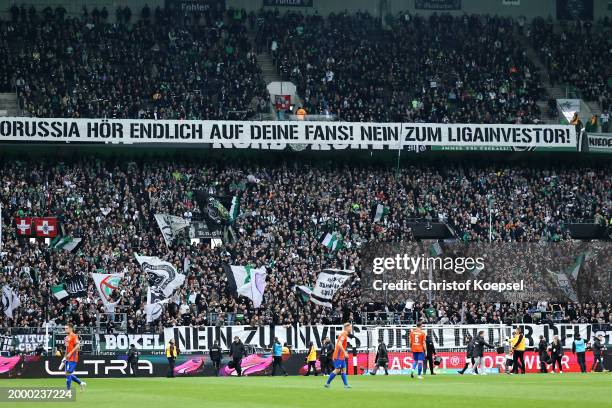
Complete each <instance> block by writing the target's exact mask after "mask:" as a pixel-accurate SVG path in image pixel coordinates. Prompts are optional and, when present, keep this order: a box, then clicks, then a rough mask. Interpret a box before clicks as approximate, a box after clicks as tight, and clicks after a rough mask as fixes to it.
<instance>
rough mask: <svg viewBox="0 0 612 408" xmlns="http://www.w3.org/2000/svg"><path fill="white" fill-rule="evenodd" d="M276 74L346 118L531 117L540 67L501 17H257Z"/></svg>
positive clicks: (318, 106)
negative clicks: (384, 21)
mask: <svg viewBox="0 0 612 408" xmlns="http://www.w3.org/2000/svg"><path fill="white" fill-rule="evenodd" d="M259 21H260V28H259V33H258V37H257V40H258V41H259V42H260V43H261V42H264V43H266V44H271V46H270V47H271V52H272V53H273V56H274V57H275V59H276V60H277V64H278V65H279V67H280V71H281V72H282V74H283V76H284V77H285V78H286V79H288V80H291V81H292V82H294V83H295V84H296V85H297V87H298V93H299V94H300V96H302V98H303V99H304V106H305V107H306V110H307V111H308V112H312V113H321V114H323V113H325V114H328V113H329V114H334V115H337V116H339V117H340V118H342V119H343V120H347V121H378V122H389V121H395V122H402V121H403V122H410V121H415V122H450V123H476V122H477V123H534V122H537V121H538V118H539V115H540V109H539V108H538V106H537V104H536V102H537V100H538V99H541V98H543V96H544V89H543V86H542V82H541V78H540V73H539V72H538V70H537V69H536V67H535V66H534V64H533V63H532V62H531V61H530V59H529V58H528V57H527V54H526V52H525V50H524V47H522V46H521V43H520V41H519V40H518V38H517V36H516V35H515V32H516V30H517V22H516V21H513V20H511V19H507V18H501V17H484V16H476V15H470V16H468V15H464V16H461V17H452V16H450V15H436V14H434V15H432V16H430V17H428V18H425V17H422V16H412V15H409V14H406V15H401V16H400V17H399V18H396V19H389V21H387V25H388V26H389V29H385V28H384V27H381V24H380V20H379V19H376V18H375V17H373V16H371V15H369V14H355V15H349V14H337V15H334V14H332V15H330V16H328V17H326V18H324V17H322V16H319V15H313V16H304V15H302V14H297V13H287V14H283V15H281V14H280V13H279V12H278V11H275V12H273V11H270V12H263V13H262V14H261V16H260V20H259Z"/></svg>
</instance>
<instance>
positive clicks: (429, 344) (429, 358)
mask: <svg viewBox="0 0 612 408" xmlns="http://www.w3.org/2000/svg"><path fill="white" fill-rule="evenodd" d="M425 350H426V353H427V355H426V356H425V370H423V374H424V375H425V374H427V366H428V365H429V371H430V372H431V375H436V373H434V356H435V355H436V354H437V353H436V346H435V344H434V342H433V340H432V339H431V336H427V337H425Z"/></svg>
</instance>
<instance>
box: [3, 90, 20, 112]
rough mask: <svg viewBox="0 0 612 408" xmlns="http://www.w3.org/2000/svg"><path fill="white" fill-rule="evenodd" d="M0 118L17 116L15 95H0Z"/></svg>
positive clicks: (17, 106)
mask: <svg viewBox="0 0 612 408" xmlns="http://www.w3.org/2000/svg"><path fill="white" fill-rule="evenodd" d="M0 116H19V103H18V101H17V94H14V93H0Z"/></svg>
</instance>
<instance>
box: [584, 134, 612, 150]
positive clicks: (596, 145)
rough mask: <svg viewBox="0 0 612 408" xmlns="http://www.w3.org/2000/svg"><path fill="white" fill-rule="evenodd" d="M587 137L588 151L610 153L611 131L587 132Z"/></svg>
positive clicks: (611, 143)
mask: <svg viewBox="0 0 612 408" xmlns="http://www.w3.org/2000/svg"><path fill="white" fill-rule="evenodd" d="M587 139H588V141H589V152H590V153H607V154H612V134H611V133H589V134H588V135H587Z"/></svg>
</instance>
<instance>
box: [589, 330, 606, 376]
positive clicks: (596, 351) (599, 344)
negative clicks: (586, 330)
mask: <svg viewBox="0 0 612 408" xmlns="http://www.w3.org/2000/svg"><path fill="white" fill-rule="evenodd" d="M591 350H593V365H592V366H591V371H595V368H596V367H597V364H599V366H600V367H601V371H602V372H604V373H606V372H608V370H606V367H605V366H604V364H603V352H604V351H605V350H606V346H605V345H604V337H603V335H602V334H600V335H599V336H597V337H595V338H594V339H593V345H592V346H591Z"/></svg>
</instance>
